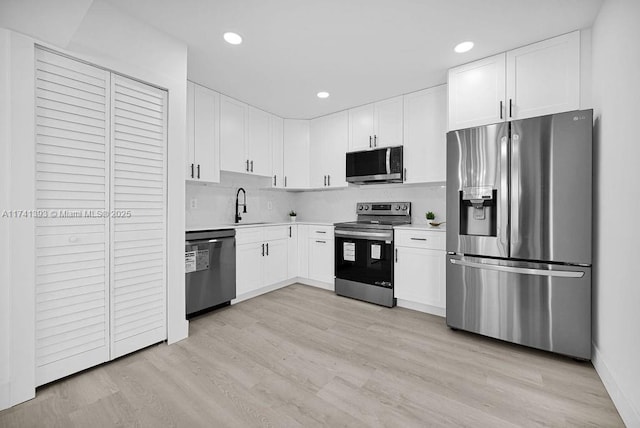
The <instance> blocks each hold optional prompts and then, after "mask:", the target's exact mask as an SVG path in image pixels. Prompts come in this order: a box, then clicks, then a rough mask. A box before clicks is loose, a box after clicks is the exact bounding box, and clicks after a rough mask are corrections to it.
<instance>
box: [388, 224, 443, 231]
mask: <svg viewBox="0 0 640 428" xmlns="http://www.w3.org/2000/svg"><path fill="white" fill-rule="evenodd" d="M393 228H394V229H398V230H428V231H430V232H446V231H447V229H446V228H445V227H444V225H443V226H440V227H433V226H430V225H428V224H404V225H401V226H394V227H393Z"/></svg>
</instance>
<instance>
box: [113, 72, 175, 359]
mask: <svg viewBox="0 0 640 428" xmlns="http://www.w3.org/2000/svg"><path fill="white" fill-rule="evenodd" d="M112 79H113V80H112V82H111V100H112V103H113V107H112V116H111V118H112V127H113V128H112V148H113V150H112V153H111V158H112V161H111V164H112V165H111V177H112V180H111V207H112V210H116V211H118V212H125V213H126V212H130V216H126V215H125V216H124V217H113V218H112V219H111V242H112V247H111V272H112V276H111V296H112V299H111V314H112V315H111V340H112V342H111V358H117V357H119V356H121V355H124V354H127V353H129V352H132V351H134V350H136V349H140V348H142V347H145V346H149V345H152V344H154V343H157V342H160V341H163V340H165V339H166V336H167V333H166V330H167V328H166V250H165V248H166V193H167V192H166V170H167V166H166V146H167V144H166V142H167V129H166V114H167V93H166V91H163V90H160V89H156V88H153V87H151V86H148V85H145V84H142V83H140V82H137V81H134V80H131V79H128V78H125V77H122V76H118V75H114V76H113V77H112Z"/></svg>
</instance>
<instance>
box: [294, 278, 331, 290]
mask: <svg viewBox="0 0 640 428" xmlns="http://www.w3.org/2000/svg"><path fill="white" fill-rule="evenodd" d="M294 282H298V283H300V284H304V285H310V286H312V287H317V288H322V289H323V290H329V291H335V285H334V284H333V282H331V283H328V282H323V281H317V280H315V279H310V278H300V277H298V278H295V281H294Z"/></svg>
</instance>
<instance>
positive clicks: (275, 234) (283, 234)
mask: <svg viewBox="0 0 640 428" xmlns="http://www.w3.org/2000/svg"><path fill="white" fill-rule="evenodd" d="M289 227H293V226H269V227H265V228H264V240H265V241H277V240H278V239H288V238H289Z"/></svg>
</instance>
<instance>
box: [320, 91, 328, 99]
mask: <svg viewBox="0 0 640 428" xmlns="http://www.w3.org/2000/svg"><path fill="white" fill-rule="evenodd" d="M318 98H329V92H326V91H321V92H318Z"/></svg>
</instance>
